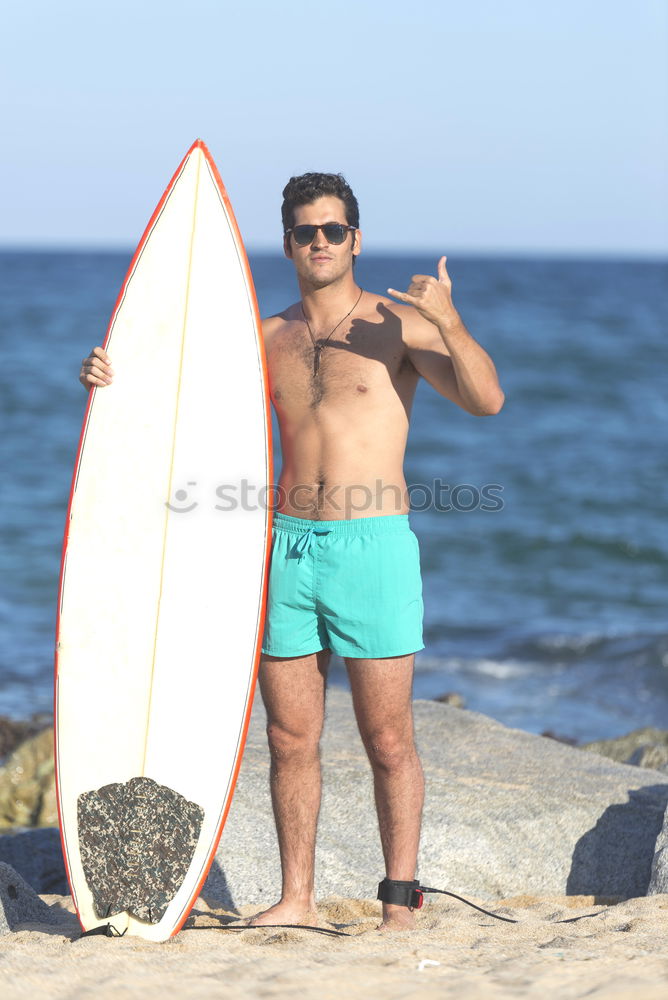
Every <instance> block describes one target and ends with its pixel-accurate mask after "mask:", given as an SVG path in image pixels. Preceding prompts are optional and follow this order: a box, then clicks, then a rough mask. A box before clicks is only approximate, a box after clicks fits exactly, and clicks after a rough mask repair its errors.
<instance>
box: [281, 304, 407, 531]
mask: <svg viewBox="0 0 668 1000" xmlns="http://www.w3.org/2000/svg"><path fill="white" fill-rule="evenodd" d="M405 311H406V310H405V307H400V306H399V307H397V305H396V304H395V303H393V302H392V301H391V300H390V299H386V298H383V297H382V296H378V295H373V294H372V293H370V292H365V293H364V295H363V297H362V300H361V302H360V305H359V306H358V308H357V309H356V310H355V311H354V313H353V315H352V316H351V318H350V319H349V320H347V321H346V322H345V323H343V324H342V325H341V326H340V327H339V329H338V330H336V332H335V333H334V335H333V337H332V339H331V340H329V341H328V343H327V344H326V346H325V347H324V348H323V350H322V351H321V356H320V364H319V366H318V371H317V372H315V371H314V348H313V342H312V340H311V337H310V335H309V331H308V329H307V326H306V324H305V322H304V319H303V316H302V312H301V307H300V304H299V303H296V304H295V305H292V306H290V307H289V308H288V309H287V310H286V311H285V312H283V313H281V314H280V315H278V316H272V317H270V318H269V319H267V320H265V322H264V324H263V330H264V340H265V350H266V354H267V363H268V369H269V388H270V393H271V400H272V403H273V405H274V408H275V411H276V415H277V418H278V423H279V429H280V435H281V447H282V452H283V467H282V470H281V475H280V479H279V482H278V503H277V509H278V510H280V511H282V513H284V514H290V515H292V516H293V517H300V518H308V519H312V520H339V519H341V518H357V517H372V516H378V515H385V514H405V513H408V511H409V502H408V494H407V490H406V482H405V479H404V475H403V461H404V452H405V448H406V440H407V436H408V427H409V420H410V412H411V406H412V403H413V397H414V395H415V387H416V385H417V381H418V378H419V375H418V372H417V371H416V369H415V368H414V366H413V364H412V363H411V361H410V359H409V357H408V354H407V351H406V345H405V343H404V339H403V331H402V319H401V318H400V314H401V313H402V312H405ZM328 332H329V331H324V332H323V333H322V334H321V333H320V331H318V330H314V331H313V335H314V338H315V340H316V342H317V341H318V340H319V341H321V342H322V341H324V340H325V339H326V337H327V334H328Z"/></svg>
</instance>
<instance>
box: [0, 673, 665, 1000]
mask: <svg viewBox="0 0 668 1000" xmlns="http://www.w3.org/2000/svg"><path fill="white" fill-rule="evenodd" d="M265 725H266V718H265V715H264V710H263V708H262V705H261V703H260V700H259V699H256V702H255V705H254V708H253V714H252V719H251V725H250V729H249V733H248V741H247V744H246V752H245V754H244V758H243V763H242V767H241V772H240V775H239V781H238V785H237V791H236V793H235V797H234V801H233V804H232V809H231V811H230V815H229V818H228V821H227V824H226V826H225V830H224V832H223V837H222V839H221V842H220V845H219V848H218V852H217V855H216V858H215V859H214V862H213V865H212V867H211V870H210V873H209V876H208V879H207V881H206V883H205V884H204V886H203V889H202V891H201V894H200V897H199V899H198V900H197V902H196V904H195V907H194V909H193V911H192V914H191V917H190V918H189V921H188V924H187V926H186V928H185V929H184V930H183V931H182V932H181V933H180V934H179V935H177V937H176V938H174V939H170V941H169V942H166V943H165V944H164V945H155V944H152V943H151V942H147V941H144V940H142V939H141V938H132V939H130V938H123V939H120V940H119V939H116V940H114V941H109V939H106V938H100V937H94V938H88V939H83V940H81V941H79V940H78V939H79V934H80V928H79V926H78V921H77V920H76V917H75V915H74V912H73V906H72V900H71V898H70V896H69V894H68V893H69V890H68V886H67V881H66V878H65V872H64V866H63V859H62V853H61V846H60V835H59V831H58V829H57V826H56V825H55V824H56V822H57V819H56V814H55V799H54V795H53V761H52V759H51V742H52V731H51V730H49V729H43V730H42V731H41V732H40V733H36V734H35V733H33V734H32V735H31V736H30V737H29V738H28V739H27V740H23V741H22V742H19V743H18V745H15V746H14V747H13V749H12V752H11V753H10V755H9V756H8V758H7V759H6V761H5V765H4V768H3V769H2V770H1V771H0V788H2V790H3V796H4V797H3V798H2V803H3V805H2V808H3V810H4V812H3V816H4V817H5V826H4V829H2V830H0V950H1V951H2V965H3V974H4V975H5V976H6V977H7V976H8V977H9V982H10V983H11V982H12V977H13V981H14V983H15V984H16V988H15V989H14V991H13V992H12V988H11V987H10V988H9V989H8V991H7V992H6V995H7V997H8V998H13V997H16V998H17V1000H18V998H21V1000H23V997H24V996H25V995H26V993H25V991H24V985H25V983H24V982H23V976H24V971H23V970H25V968H26V967H29V968H30V969H31V972H30V981H29V986H30V989H31V990H32V991H33V992H34V990H36V989H45V990H47V991H48V993H49V996H51V997H54V1000H58V998H60V997H62V998H63V1000H66V998H68V997H70V996H72V995H74V993H73V991H76V993H77V995H79V994H81V995H86V992H87V990H88V989H89V988H90V987H91V983H92V982H93V981H94V982H95V984H96V986H95V988H96V993H97V995H100V994H99V992H98V991H97V984H98V983H100V982H103V983H104V984H105V989H106V990H107V991H108V992H114V993H118V992H120V993H124V992H132V990H133V989H134V984H135V976H136V974H137V971H138V970H140V971H141V976H142V980H141V982H142V996H143V997H149V998H150V997H153V996H154V995H155V996H156V997H157V996H158V995H160V996H163V995H164V993H165V991H166V990H170V991H173V990H174V989H179V990H181V991H183V992H185V993H186V994H187V995H189V996H190V995H192V996H202V997H208V996H219V995H220V996H222V995H224V996H225V997H227V998H232V1000H235V998H237V997H238V998H239V1000H241V997H245V996H248V995H249V993H253V994H257V995H265V994H266V993H267V989H268V988H269V989H270V992H271V993H272V995H276V996H278V995H284V994H285V995H288V994H290V995H294V994H295V993H299V995H301V996H306V997H311V996H312V997H313V998H317V1000H327V998H328V997H329V996H330V995H331V996H332V997H333V998H336V997H338V996H340V994H341V992H342V991H343V990H345V992H346V994H347V995H348V996H349V997H350V998H351V1000H355V998H359V1000H362V997H366V996H368V995H369V993H370V992H373V993H378V992H381V993H382V995H383V996H384V997H387V998H388V1000H392V998H395V997H396V998H397V1000H399V998H400V997H405V996H409V995H410V996H412V995H414V994H415V995H417V993H418V992H419V995H420V996H421V997H422V996H424V997H426V998H429V997H432V996H433V997H434V1000H436V997H438V1000H442V998H443V997H446V998H447V997H452V998H453V1000H455V998H456V1000H461V998H462V997H472V998H473V997H475V998H476V1000H478V998H487V997H489V998H490V1000H497V998H499V997H502V998H504V1000H505V998H508V1000H510V998H511V997H512V998H513V1000H514V998H515V997H517V996H520V995H521V996H524V995H533V994H532V993H531V991H532V990H534V989H536V990H540V992H541V995H549V996H550V997H552V998H555V1000H562V998H563V1000H573V998H574V997H583V998H584V997H587V1000H591V998H594V1000H597V998H601V1000H608V998H609V997H610V996H611V995H612V993H611V986H612V985H614V996H615V1000H622V998H629V1000H631V998H635V997H636V996H638V995H642V996H643V998H645V1000H654V998H656V1000H659V998H660V997H661V998H662V997H663V996H664V995H665V978H666V974H667V972H668V946H667V945H666V941H668V895H667V894H668V824H667V823H666V819H665V815H666V803H667V802H668V775H667V772H666V769H665V764H661V769H657V768H654V769H653V768H652V767H650V766H648V761H651V760H652V759H654V758H652V756H651V754H652V753H655V752H657V751H654V750H653V749H652V748H655V747H658V748H663V749H665V747H666V736H667V734H666V733H664V732H662V731H659V730H650V729H643V730H637V731H636V732H635V733H631V734H627V735H626V736H625V737H621V738H620V739H619V740H615V741H600V742H599V743H597V744H588V745H586V746H581V747H574V746H572V745H569V743H567V742H564V741H562V740H559V739H555V738H547V737H546V736H538V735H535V734H532V733H526V732H523V731H522V730H517V729H511V728H508V727H506V726H503V725H502V724H501V723H498V722H496V721H495V720H493V719H490V718H488V717H487V716H484V715H481V714H480V713H476V712H471V711H469V710H467V709H465V708H458V707H454V706H453V704H452V703H450V704H448V703H442V704H439V703H437V702H435V701H416V702H415V727H416V737H417V742H418V745H419V748H420V753H421V756H422V760H423V764H424V769H425V777H426V784H427V796H426V801H425V809H424V816H423V834H422V843H421V849H420V871H419V873H418V876H419V877H420V878H421V880H422V881H423V883H424V884H427V885H430V886H434V887H437V888H443V889H447V890H449V891H451V892H454V893H457V894H459V895H461V896H463V897H465V898H467V899H470V900H471V901H472V902H474V903H477V905H479V906H482V907H485V908H489V909H492V910H493V911H494V912H497V913H499V914H502V915H504V916H506V917H509V918H511V919H512V920H515V921H518V922H517V923H513V924H511V923H503V922H501V921H498V920H494V919H492V918H490V917H486V916H485V915H484V914H481V913H480V912H479V911H476V910H473V909H471V908H470V907H467V906H466V905H464V904H463V903H461V902H459V901H458V900H453V899H452V898H450V897H435V898H434V897H429V898H428V900H427V901H426V904H425V907H424V909H423V910H421V911H420V912H419V914H418V916H417V929H416V930H415V931H414V932H413V933H411V934H409V935H401V934H397V933H393V934H392V933H391V934H379V933H377V931H376V927H377V924H378V920H379V916H380V904H379V903H378V902H377V901H376V900H375V898H374V897H375V887H376V885H377V882H378V880H379V878H380V876H381V875H382V872H383V861H382V853H381V850H380V844H379V838H378V830H377V825H376V818H375V813H374V808H373V788H372V783H371V777H370V771H369V767H368V763H367V760H366V756H365V754H364V750H363V748H362V745H361V742H360V740H359V736H358V733H357V729H356V725H355V721H354V715H353V711H352V703H351V699H350V695H349V694H348V693H347V692H345V691H342V690H337V689H333V690H330V691H329V692H328V695H327V718H326V724H325V732H324V735H323V744H322V760H323V778H324V781H323V803H322V810H321V816H320V830H319V837H318V845H317V854H316V872H317V890H318V920H319V925H320V926H322V927H325V928H330V929H334V930H338V931H340V932H342V933H344V934H345V935H347V936H345V937H336V938H327V937H325V938H323V937H322V936H321V935H318V934H313V933H309V932H308V931H307V930H304V929H300V928H292V929H289V930H286V929H283V930H277V929H271V928H267V929H262V930H260V931H249V932H247V933H239V934H220V928H221V927H225V926H228V925H230V924H234V923H237V924H238V922H239V920H240V919H243V918H246V917H248V916H250V915H252V914H253V913H256V912H258V911H259V910H260V909H263V908H265V907H266V906H267V905H268V904H270V903H271V902H274V901H275V900H276V898H277V897H278V893H279V889H280V884H279V874H280V867H279V858H278V850H277V844H276V835H275V831H274V825H273V820H272V812H271V801H270V793H269V783H268V768H269V758H268V752H267V746H266V738H265ZM648 748H649V749H648ZM214 749H215V735H213V734H211V733H202V734H201V739H200V740H199V741H198V745H197V746H196V747H195V748H194V752H195V754H198V753H199V754H202V755H203V754H211V753H212V752H213V750H214ZM188 751H190V752H193V748H192V747H191V748H184V752H188ZM660 752H661V750H659V751H658V753H659V754H660ZM630 759H633V760H634V761H635V763H634V764H629V763H628V761H629V760H630ZM659 763H661V760H659ZM10 807H11V808H10ZM12 810H13V811H12ZM17 818H20V819H21V825H17V824H16V822H12V823H10V824H8V822H7V820H8V819H13V820H14V821H15V820H16V819H17ZM33 824H41V825H33ZM189 928H192V929H195V930H198V931H200V932H201V933H198V934H190V933H187V931H188V929H189ZM621 932H624V933H621ZM67 942H72V945H71V950H70V945H69V944H67V948H63V943H67ZM119 950H120V951H121V952H122V953H123V954H122V956H121V957H119V955H118V952H119ZM26 963H28V964H27V965H26ZM165 963H167V964H168V965H169V969H166V968H165ZM91 977H92V978H91ZM269 982H273V983H275V984H276V985H273V986H271V987H268V983H269ZM3 990H4V986H3ZM3 996H5V992H3Z"/></svg>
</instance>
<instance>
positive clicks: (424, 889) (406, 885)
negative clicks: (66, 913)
mask: <svg viewBox="0 0 668 1000" xmlns="http://www.w3.org/2000/svg"><path fill="white" fill-rule="evenodd" d="M425 893H438V894H439V895H441V896H451V897H452V898H453V899H458V900H459V902H460V903H466V905H467V906H471V907H473V909H474V910H478V912H479V913H484V914H485V915H486V916H488V917H494V919H495V920H503V921H504V922H505V923H507V924H519V923H521V921H520V920H514V919H513V918H512V917H502V916H501V915H500V914H498V913H492V911H491V910H485V909H483V907H482V906H477V904H476V903H472V902H471V901H470V899H464V897H463V896H458V895H457V893H456V892H449V891H448V890H447V889H433V888H430V887H429V886H426V885H420V882H419V881H418V879H413V881H411V882H402V881H401V880H400V879H391V878H384V879H383V881H382V882H379V883H378V895H377V896H376V899H380V900H381V902H383V903H393V904H394V905H395V906H406V907H407V908H408V909H409V910H411V911H412V910H421V909H422V905H423V903H424V896H425ZM606 909H608V907H606ZM599 912H600V913H602V912H604V911H603V910H600V911H599ZM586 916H591V917H596V916H598V914H597V913H590V914H586ZM580 919H581V917H570V918H569V919H568V920H556V921H549V923H572V922H573V921H574V920H580ZM278 929H286V930H293V931H294V930H300V931H315V932H316V933H318V934H329V935H330V936H331V937H355V935H354V934H348V933H347V932H346V931H335V930H332V929H331V928H329V927H313V926H310V925H308V924H197V925H196V926H193V925H191V926H190V927H184V928H183V930H186V931H212V930H218V931H262V930H278ZM125 930H127V927H126V929H125ZM93 934H102V935H104V936H105V937H123V934H125V931H123V932H122V933H121V932H120V931H119V930H117V929H116V928H115V927H114V925H113V924H103V925H102V926H100V927H94V928H93V929H92V930H90V931H84V932H83V933H82V934H81V935H80V937H79V938H73V940H75V941H78V940H80V938H82V937H90V936H91V935H93Z"/></svg>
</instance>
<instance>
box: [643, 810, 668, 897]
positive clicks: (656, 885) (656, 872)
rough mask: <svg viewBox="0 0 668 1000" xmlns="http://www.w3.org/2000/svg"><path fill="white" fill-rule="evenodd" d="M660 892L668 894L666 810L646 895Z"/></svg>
mask: <svg viewBox="0 0 668 1000" xmlns="http://www.w3.org/2000/svg"><path fill="white" fill-rule="evenodd" d="M660 892H668V809H667V810H666V812H665V813H664V816H663V826H662V827H661V832H660V833H659V836H658V837H657V838H656V845H655V849H654V860H653V861H652V872H651V875H650V880H649V887H648V889H647V895H648V896H653V895H655V894H656V893H660Z"/></svg>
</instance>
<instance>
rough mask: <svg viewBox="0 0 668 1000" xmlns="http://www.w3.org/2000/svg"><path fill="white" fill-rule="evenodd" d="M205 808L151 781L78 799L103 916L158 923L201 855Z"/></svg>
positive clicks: (84, 846) (91, 880)
mask: <svg viewBox="0 0 668 1000" xmlns="http://www.w3.org/2000/svg"><path fill="white" fill-rule="evenodd" d="M203 819H204V810H203V809H202V808H201V806H198V805H197V803H196V802H189V801H188V800H187V799H186V798H184V797H183V795H180V794H179V793H178V792H176V791H174V789H173V788H169V787H168V786H167V785H160V784H158V782H157V781H154V780H153V779H152V778H145V777H137V778H130V780H129V781H125V782H116V783H113V784H110V785H104V786H103V787H102V788H98V789H97V790H96V791H91V792H83V793H82V794H81V795H79V797H78V799H77V825H78V830H79V849H80V852H81V863H82V867H83V870H84V875H85V876H86V881H87V883H88V886H89V888H90V890H91V892H92V894H93V905H94V907H95V912H96V913H97V915H98V917H100V918H101V919H103V918H104V917H108V916H111V915H112V914H115V913H123V912H124V911H126V910H127V911H128V912H130V913H133V914H134V915H135V916H136V917H139V918H140V919H141V920H146V921H148V922H149V923H152V924H157V923H159V921H160V920H161V919H162V917H163V915H164V913H165V910H166V909H167V907H168V906H169V904H170V902H171V901H172V899H173V898H174V896H175V895H176V893H177V891H178V889H179V888H180V886H181V884H182V882H183V880H184V878H185V876H186V873H187V871H188V868H189V867H190V863H191V861H192V859H193V854H194V853H195V848H196V846H197V841H198V839H199V834H200V830H201V828H202V821H203Z"/></svg>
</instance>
